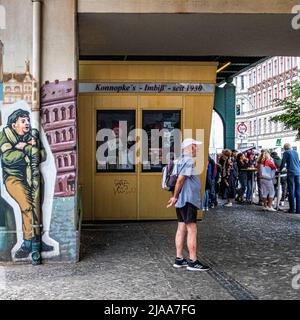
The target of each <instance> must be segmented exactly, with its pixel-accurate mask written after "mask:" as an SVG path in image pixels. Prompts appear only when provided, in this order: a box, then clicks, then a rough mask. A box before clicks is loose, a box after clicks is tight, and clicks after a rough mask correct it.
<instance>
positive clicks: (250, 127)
mask: <svg viewBox="0 0 300 320" xmlns="http://www.w3.org/2000/svg"><path fill="white" fill-rule="evenodd" d="M252 130H253V128H252V121H250V122H249V132H250V136H252V135H253V134H252Z"/></svg>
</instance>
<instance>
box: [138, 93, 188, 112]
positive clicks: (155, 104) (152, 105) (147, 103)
mask: <svg viewBox="0 0 300 320" xmlns="http://www.w3.org/2000/svg"><path fill="white" fill-rule="evenodd" d="M140 107H141V108H142V109H153V110H155V109H156V110H159V109H170V110H173V109H174V110H176V109H181V108H182V107H183V96H173V95H172V96H163V95H151V96H140Z"/></svg>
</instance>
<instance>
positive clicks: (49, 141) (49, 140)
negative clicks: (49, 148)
mask: <svg viewBox="0 0 300 320" xmlns="http://www.w3.org/2000/svg"><path fill="white" fill-rule="evenodd" d="M47 140H48V143H49V144H51V143H52V139H51V136H50V134H47Z"/></svg>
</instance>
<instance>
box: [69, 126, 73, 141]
mask: <svg viewBox="0 0 300 320" xmlns="http://www.w3.org/2000/svg"><path fill="white" fill-rule="evenodd" d="M69 136H70V141H73V140H74V129H73V128H70V129H69Z"/></svg>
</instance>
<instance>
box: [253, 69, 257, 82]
mask: <svg viewBox="0 0 300 320" xmlns="http://www.w3.org/2000/svg"><path fill="white" fill-rule="evenodd" d="M253 85H254V86H255V85H256V72H255V71H253Z"/></svg>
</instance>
